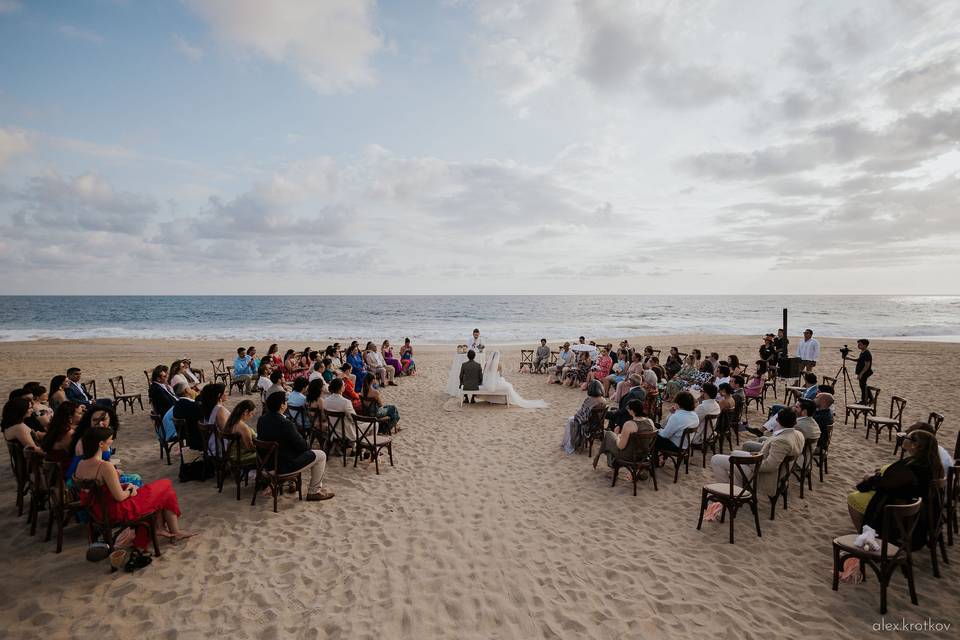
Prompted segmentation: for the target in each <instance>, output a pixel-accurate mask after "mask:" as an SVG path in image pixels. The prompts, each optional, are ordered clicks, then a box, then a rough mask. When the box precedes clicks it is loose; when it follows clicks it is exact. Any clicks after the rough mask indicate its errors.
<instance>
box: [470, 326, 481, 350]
mask: <svg viewBox="0 0 960 640" xmlns="http://www.w3.org/2000/svg"><path fill="white" fill-rule="evenodd" d="M467 349H473V350H474V351H483V343H482V342H481V341H480V329H474V330H473V335H472V336H470V339H469V340H467Z"/></svg>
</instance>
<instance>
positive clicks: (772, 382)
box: [760, 366, 779, 400]
mask: <svg viewBox="0 0 960 640" xmlns="http://www.w3.org/2000/svg"><path fill="white" fill-rule="evenodd" d="M778 372H779V370H778V368H777V367H775V366H771V367H768V368H767V379H766V380H764V381H763V391H762V392H761V393H760V395H761V396H762V397H763V399H764V400H766V399H767V391H768V390H770V389H772V390H773V399H774V400H776V399H777V380H778V379H779V378H778Z"/></svg>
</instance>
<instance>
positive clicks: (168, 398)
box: [147, 364, 177, 417]
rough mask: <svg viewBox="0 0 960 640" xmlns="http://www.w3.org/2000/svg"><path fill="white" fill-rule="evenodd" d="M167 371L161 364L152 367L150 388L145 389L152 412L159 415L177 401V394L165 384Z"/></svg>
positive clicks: (164, 412)
mask: <svg viewBox="0 0 960 640" xmlns="http://www.w3.org/2000/svg"><path fill="white" fill-rule="evenodd" d="M167 371H168V369H167V366H166V365H163V364H161V365H157V366H156V367H154V368H153V372H152V373H151V374H150V388H149V389H148V390H147V396H148V397H149V398H150V405H151V406H152V407H153V412H154V413H156V414H157V415H158V416H161V417H162V416H164V415H166V413H167V411H169V410H170V407H172V406H173V405H174V404H176V403H177V394H175V393H174V392H173V389H172V388H171V387H170V385H168V384H167Z"/></svg>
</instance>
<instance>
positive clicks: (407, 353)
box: [400, 338, 417, 376]
mask: <svg viewBox="0 0 960 640" xmlns="http://www.w3.org/2000/svg"><path fill="white" fill-rule="evenodd" d="M400 364H401V366H402V367H403V372H404V373H405V374H407V375H408V376H412V375H416V373H417V365H416V363H415V362H414V361H413V345H412V344H410V338H404V339H403V346H402V347H400Z"/></svg>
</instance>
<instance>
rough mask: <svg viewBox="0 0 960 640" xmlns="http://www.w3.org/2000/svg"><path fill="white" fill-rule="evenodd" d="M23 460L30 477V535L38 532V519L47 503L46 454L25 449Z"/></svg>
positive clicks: (28, 520) (28, 518)
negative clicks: (44, 464) (44, 462)
mask: <svg viewBox="0 0 960 640" xmlns="http://www.w3.org/2000/svg"><path fill="white" fill-rule="evenodd" d="M23 460H24V462H25V463H26V466H27V477H28V478H29V494H30V505H29V506H28V507H27V524H29V525H30V535H31V536H34V535H36V534H37V520H39V519H40V509H41V507H43V506H44V505H46V503H47V481H46V478H44V476H43V461H44V455H43V453H41V452H40V451H39V450H37V449H29V448H27V449H24V450H23Z"/></svg>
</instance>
